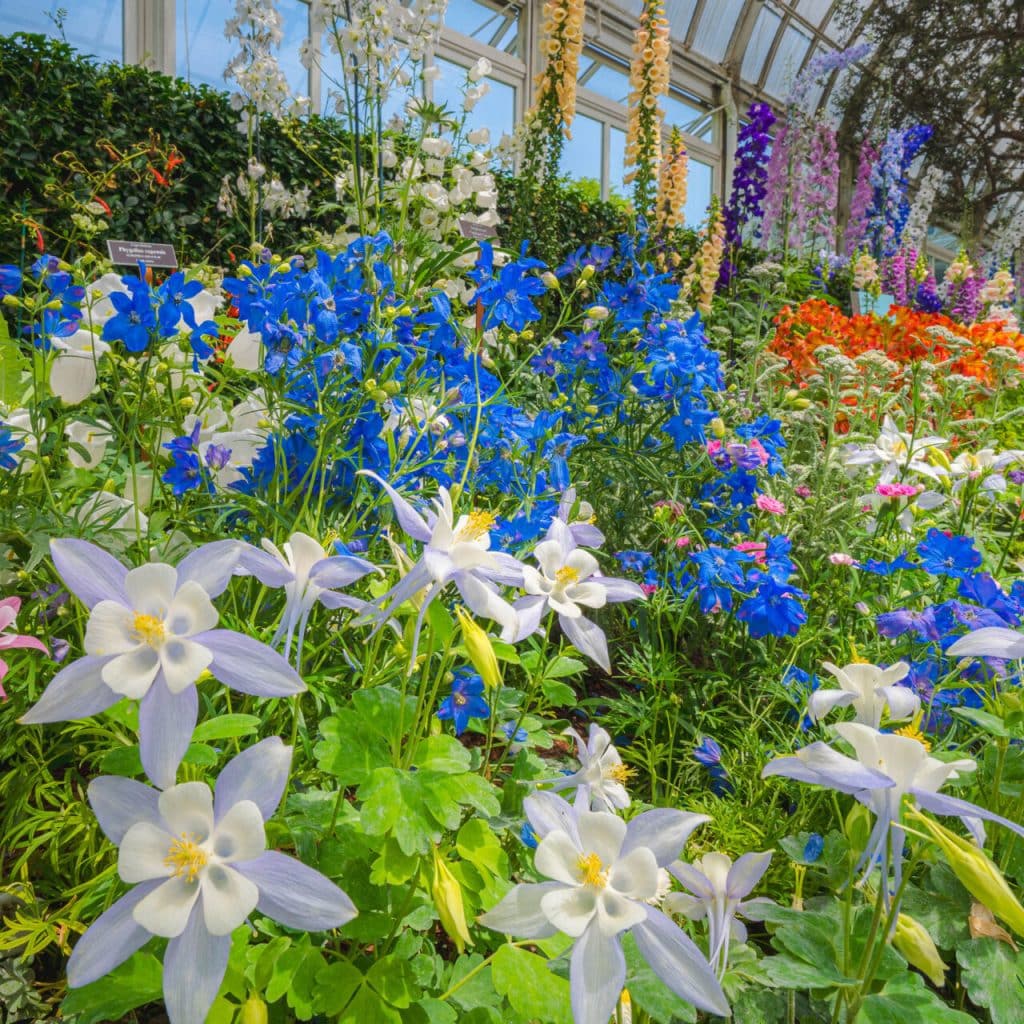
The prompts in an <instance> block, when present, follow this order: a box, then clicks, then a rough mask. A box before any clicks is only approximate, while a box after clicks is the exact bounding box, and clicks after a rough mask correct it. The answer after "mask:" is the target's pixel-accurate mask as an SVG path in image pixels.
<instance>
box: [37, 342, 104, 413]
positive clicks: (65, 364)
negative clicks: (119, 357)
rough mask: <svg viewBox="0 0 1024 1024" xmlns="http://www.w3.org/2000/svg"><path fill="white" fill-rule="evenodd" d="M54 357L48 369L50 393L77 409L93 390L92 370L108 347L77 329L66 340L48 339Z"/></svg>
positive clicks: (94, 374)
mask: <svg viewBox="0 0 1024 1024" xmlns="http://www.w3.org/2000/svg"><path fill="white" fill-rule="evenodd" d="M50 344H51V346H52V347H53V349H54V351H55V352H56V353H57V354H56V357H55V358H54V360H53V365H52V366H51V367H50V390H51V391H52V392H53V393H54V394H55V395H56V396H57V397H58V398H59V399H60V400H61V401H62V402H63V403H64V404H65V405H78V403H79V402H84V401H85V399H87V398H88V397H89V395H91V394H92V393H93V391H94V390H95V388H96V368H97V364H98V363H99V361H100V360H101V359H102V358H103V357H104V356H105V355H106V354H107V352H108V351H110V345H109V344H108V343H107V342H105V341H102V340H101V339H100V338H99V336H98V335H96V334H93V332H92V331H88V330H84V329H80V330H77V331H75V333H74V334H72V335H70V336H69V337H67V338H57V337H54V338H51V339H50Z"/></svg>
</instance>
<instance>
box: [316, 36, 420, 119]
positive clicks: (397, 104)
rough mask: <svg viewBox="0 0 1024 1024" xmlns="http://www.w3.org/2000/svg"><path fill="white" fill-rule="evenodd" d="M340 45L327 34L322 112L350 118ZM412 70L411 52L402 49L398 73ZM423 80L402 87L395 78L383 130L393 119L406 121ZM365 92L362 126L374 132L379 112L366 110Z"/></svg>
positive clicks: (319, 62)
mask: <svg viewBox="0 0 1024 1024" xmlns="http://www.w3.org/2000/svg"><path fill="white" fill-rule="evenodd" d="M336 50H337V43H336V41H335V39H334V36H333V34H332V33H329V32H325V33H324V37H323V39H322V40H321V42H320V56H319V57H318V58H317V62H316V64H317V66H318V67H319V71H320V110H319V113H321V114H323V115H325V116H335V117H342V118H346V119H347V118H348V111H347V110H346V100H345V90H344V82H343V80H342V73H341V58H340V57H339V56H338V54H337V52H336ZM403 68H404V69H406V70H409V68H410V65H409V61H408V51H406V50H402V51H401V55H400V59H399V63H398V66H397V67H396V68H395V69H394V70H395V72H397V71H399V70H402V69H403ZM421 94H422V90H421V88H420V80H419V79H418V78H417V79H416V80H415V81H414V82H411V83H410V84H409V85H407V86H403V85H400V84H399V83H398V82H397V80H395V79H394V78H392V79H391V82H390V85H389V88H388V91H387V94H386V95H385V97H384V103H383V105H382V109H381V112H380V124H381V127H382V128H383V127H386V126H387V125H388V123H389V122H390V121H391V119H392V118H393V117H399V118H402V119H405V118H406V116H407V115H406V104H407V103H408V102H409V100H410V99H412V97H413V96H414V95H421ZM365 105H366V101H365V92H363V93H361V94H360V111H359V120H360V123H361V124H362V125H363V126H364V127H366V128H369V129H371V130H372V129H374V128H375V125H374V124H373V123H372V122H375V121H376V118H377V112H376V110H374V111H372V112H369V111H367V110H365V109H364V108H365Z"/></svg>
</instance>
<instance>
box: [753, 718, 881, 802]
mask: <svg viewBox="0 0 1024 1024" xmlns="http://www.w3.org/2000/svg"><path fill="white" fill-rule="evenodd" d="M842 724H843V725H853V724H855V723H853V722H844V723H842ZM772 775H781V776H783V777H784V778H788V779H795V780H796V781H797V782H810V783H812V784H814V785H818V786H828V787H829V788H831V789H835V790H837V791H838V792H840V793H851V794H852V793H859V792H860V791H861V790H865V789H885V788H888V787H889V786H892V785H893V780H892V779H891V778H889V776H888V775H883V774H882V773H881V772H877V771H875V770H874V769H873V768H868V767H866V766H865V765H863V764H861V763H860V762H859V761H855V760H854V759H853V758H852V757H846V756H845V755H844V754H840V753H839V752H838V751H835V750H833V749H832V748H831V747H830V746H829V745H828V744H827V743H821V742H819V743H812V744H810V746H807V747H804V748H803V749H801V750H799V751H798V752H797V755H796V756H795V757H779V758H776V759H775V760H774V761H770V762H769V763H768V764H767V765H765V767H764V770H763V771H762V772H761V778H762V779H767V778H769V777H770V776H772Z"/></svg>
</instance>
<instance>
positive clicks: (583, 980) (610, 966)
mask: <svg viewBox="0 0 1024 1024" xmlns="http://www.w3.org/2000/svg"><path fill="white" fill-rule="evenodd" d="M595 924H596V923H595ZM625 982H626V957H625V955H624V954H623V952H622V947H621V946H620V945H619V942H618V940H617V939H615V938H610V937H608V936H606V935H603V934H602V933H601V931H600V929H599V928H597V927H596V926H594V925H592V926H591V927H590V928H588V929H587V930H586V932H585V933H584V934H583V935H582V936H581V937H580V939H579V941H578V942H577V943H576V944H575V946H573V950H572V957H571V959H570V961H569V989H570V996H571V1001H572V1015H573V1020H574V1021H575V1024H608V1021H609V1020H611V1019H612V1015H613V1014H614V1013H615V1005H616V1003H618V1001H619V995H620V994H621V993H622V986H623V985H624V984H625Z"/></svg>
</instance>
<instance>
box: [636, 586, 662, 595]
mask: <svg viewBox="0 0 1024 1024" xmlns="http://www.w3.org/2000/svg"><path fill="white" fill-rule="evenodd" d="M640 589H641V590H642V591H643V592H644V593H645V594H646V595H647V596H648V597H650V596H651V594H653V593H654V592H655V591H656V590H657V589H658V584H657V583H641V584H640Z"/></svg>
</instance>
